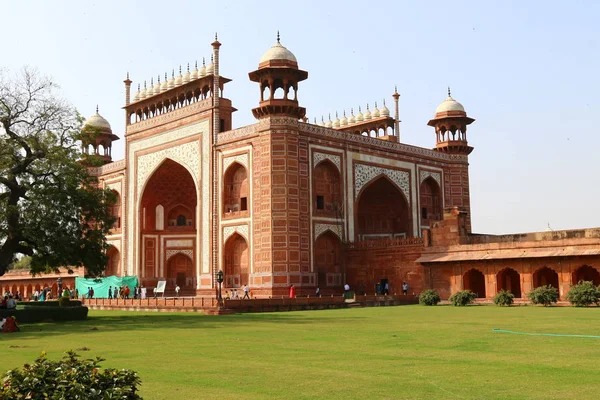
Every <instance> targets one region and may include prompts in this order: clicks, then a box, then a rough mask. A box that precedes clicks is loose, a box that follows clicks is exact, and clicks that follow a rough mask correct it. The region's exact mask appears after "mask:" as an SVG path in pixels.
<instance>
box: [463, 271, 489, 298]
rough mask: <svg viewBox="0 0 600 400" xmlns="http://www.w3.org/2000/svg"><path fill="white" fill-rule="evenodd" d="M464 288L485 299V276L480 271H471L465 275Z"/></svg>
mask: <svg viewBox="0 0 600 400" xmlns="http://www.w3.org/2000/svg"><path fill="white" fill-rule="evenodd" d="M463 288H464V289H465V290H470V291H471V292H473V293H475V294H476V295H477V297H478V298H485V297H486V295H485V276H484V275H483V273H482V272H481V271H480V270H478V269H470V270H468V271H467V272H465V274H464V275H463Z"/></svg>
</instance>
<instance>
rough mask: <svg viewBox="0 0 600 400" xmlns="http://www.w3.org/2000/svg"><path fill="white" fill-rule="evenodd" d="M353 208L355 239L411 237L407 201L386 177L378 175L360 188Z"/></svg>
mask: <svg viewBox="0 0 600 400" xmlns="http://www.w3.org/2000/svg"><path fill="white" fill-rule="evenodd" d="M356 209H357V210H358V212H357V223H356V226H357V228H358V229H357V233H358V237H359V240H364V239H369V238H382V237H389V238H392V237H411V236H412V223H411V214H410V206H409V204H408V201H407V199H406V197H405V196H404V193H403V192H402V190H401V189H400V188H399V187H398V186H397V185H396V184H395V183H394V182H393V181H392V180H390V179H389V177H388V176H387V175H383V174H381V175H379V176H378V177H376V178H374V179H373V180H372V181H371V182H370V183H369V184H368V185H366V186H365V187H364V189H363V190H362V191H361V193H360V196H359V198H358V206H357V207H356Z"/></svg>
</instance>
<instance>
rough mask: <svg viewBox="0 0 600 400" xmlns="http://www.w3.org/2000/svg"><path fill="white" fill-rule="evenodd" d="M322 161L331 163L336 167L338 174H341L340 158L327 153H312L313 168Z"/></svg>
mask: <svg viewBox="0 0 600 400" xmlns="http://www.w3.org/2000/svg"><path fill="white" fill-rule="evenodd" d="M323 160H329V161H331V162H332V163H333V165H335V166H336V167H337V169H338V171H339V172H340V173H341V172H342V159H341V157H340V156H336V155H334V154H328V153H319V152H316V151H315V152H313V168H315V167H316V166H317V164H319V163H320V162H321V161H323Z"/></svg>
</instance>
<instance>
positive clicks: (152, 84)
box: [150, 78, 154, 86]
mask: <svg viewBox="0 0 600 400" xmlns="http://www.w3.org/2000/svg"><path fill="white" fill-rule="evenodd" d="M150 86H154V78H150Z"/></svg>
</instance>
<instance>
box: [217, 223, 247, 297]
mask: <svg viewBox="0 0 600 400" xmlns="http://www.w3.org/2000/svg"><path fill="white" fill-rule="evenodd" d="M223 273H224V277H223V282H224V286H225V287H226V288H238V287H241V286H244V285H249V284H250V282H249V276H250V249H249V248H248V242H247V241H246V238H244V237H243V236H242V235H240V234H239V233H238V232H235V233H233V234H232V235H231V236H229V238H228V239H227V241H226V242H225V246H224V251H223Z"/></svg>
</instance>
